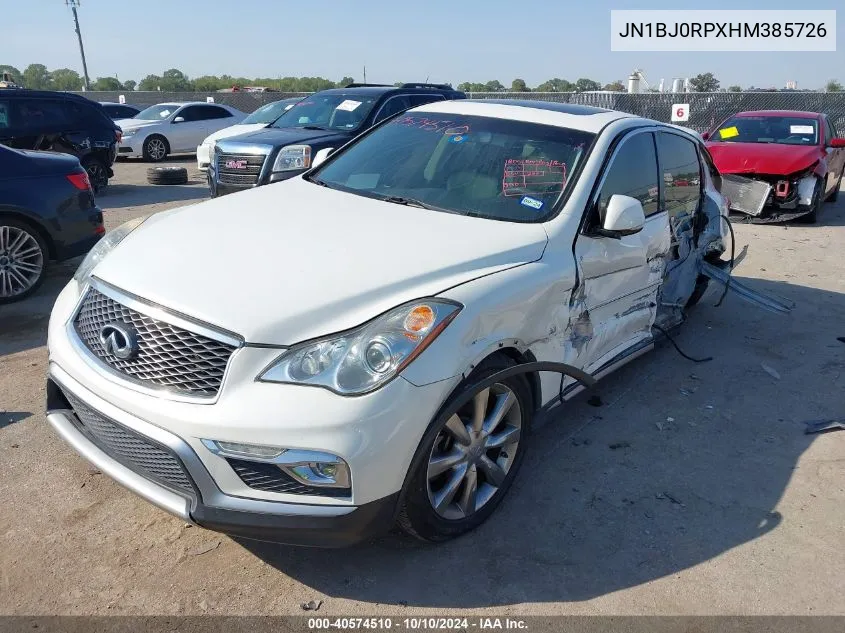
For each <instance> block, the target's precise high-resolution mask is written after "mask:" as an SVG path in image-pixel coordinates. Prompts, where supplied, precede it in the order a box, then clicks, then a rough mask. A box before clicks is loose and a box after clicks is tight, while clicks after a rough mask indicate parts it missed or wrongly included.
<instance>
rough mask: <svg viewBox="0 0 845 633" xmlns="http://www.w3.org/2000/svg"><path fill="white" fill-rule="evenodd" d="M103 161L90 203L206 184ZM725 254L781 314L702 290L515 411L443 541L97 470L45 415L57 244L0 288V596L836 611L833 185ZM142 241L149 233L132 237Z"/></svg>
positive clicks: (524, 608) (838, 250) (15, 603)
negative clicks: (478, 506) (627, 357)
mask: <svg viewBox="0 0 845 633" xmlns="http://www.w3.org/2000/svg"><path fill="white" fill-rule="evenodd" d="M170 162H171V164H176V165H181V164H184V165H185V166H187V167H188V169H189V175H190V183H189V184H188V185H184V186H171V187H167V186H165V187H154V186H150V185H147V184H146V179H145V170H146V167H147V165H144V164H142V163H137V162H121V163H118V164H117V166H116V177H115V178H114V180H113V183H114V184H112V185H111V186H110V187H109V190H108V191H107V192H106V193H105V194H104V195H102V196H101V197H100V198H99V203H100V204H101V206H102V208H103V209H104V211H105V215H106V224H107V226H108V228H113V227H115V226H116V225H118V224H119V223H121V222H123V221H124V220H126V219H128V218H130V217H133V216H135V215H140V214H142V213H148V212H149V211H158V210H163V209H167V208H171V207H174V206H178V205H182V204H190V203H192V202H196V201H199V200H202V199H204V198H205V196H206V188H205V184H204V177H203V176H202V174H200V173H199V172H197V171H196V167H195V163H192V161H189V160H172V161H170ZM737 237H738V240H737V241H738V245H739V246H740V247H741V246H742V245H744V244H749V245H750V252H749V256H748V258H747V259H746V260H745V262H744V263H743V264H742V265H741V266H740V268H739V270H738V271H737V277H739V278H742V279H743V280H744V281H746V282H747V283H748V284H749V285H751V286H752V287H754V288H756V289H759V290H764V291H768V292H773V293H776V294H779V295H782V296H785V297H788V298H791V299H793V300H795V301H796V302H797V304H798V305H797V308H796V309H795V310H794V311H793V312H792V313H791V314H790V315H787V316H778V315H774V314H769V313H766V312H763V311H761V310H759V309H757V308H755V307H753V306H750V305H748V304H746V303H743V302H742V301H741V300H740V299H738V298H737V297H735V296H729V297H728V299H727V300H726V301H725V303H724V304H723V305H722V307H720V308H715V307H713V305H714V304H715V303H716V301H717V299H718V294H717V293H716V292H715V291H714V290H712V289H711V291H710V292H709V293H708V294H707V295H706V296H705V298H704V299H703V301H702V304H701V305H700V306H699V308H698V309H696V310H695V311H694V313H693V314H692V316H691V318H690V321H689V322H688V323H687V324H686V325H685V326H684V328H682V329H681V330H680V331H679V333H678V342H679V344H680V345H681V346H682V348H683V349H684V350H685V351H686V352H687V353H689V354H692V355H699V356H701V355H712V356H713V357H714V360H713V361H712V362H710V363H706V364H693V363H691V362H689V361H687V360H684V359H683V358H681V357H680V356H679V355H678V354H677V353H676V352H675V351H674V350H673V349H672V348H671V347H670V346H668V345H661V346H660V348H659V349H658V350H656V351H655V352H654V353H652V354H649V355H647V356H645V357H643V358H641V359H639V360H638V361H636V362H634V363H633V364H631V365H629V366H627V367H626V368H624V369H623V370H621V371H620V372H618V373H617V374H615V375H613V376H611V377H609V378H607V379H606V380H604V381H603V382H602V383H601V384H600V386H599V387H598V389H597V393H599V394H600V396H601V399H602V401H603V405H602V406H600V407H593V406H589V405H588V404H587V398H586V396H581V397H579V398H576V399H575V400H574V401H572V402H570V403H567V405H566V406H565V408H563V409H561V410H560V412H559V413H558V415H557V416H556V418H555V419H554V420H553V421H551V422H549V423H548V424H546V425H544V426H543V427H541V428H539V429H537V430H536V432H535V434H534V436H533V438H532V439H531V441H530V443H529V453H528V454H527V455H526V460H525V463H524V465H523V469H522V471H521V473H520V476H519V478H518V479H517V481H516V483H515V485H514V487H513V489H512V491H511V493H510V495H509V498H508V499H506V500H505V503H504V504H503V505H502V506H501V508H500V509H499V510H498V511H497V513H496V514H495V515H494V516H493V518H492V519H491V520H490V521H489V522H488V523H487V524H486V525H485V526H483V527H482V528H481V529H479V530H478V531H476V532H475V533H473V534H471V535H469V536H466V537H464V538H461V539H459V540H457V541H454V542H451V543H449V544H446V545H442V546H435V547H431V546H425V545H422V544H419V543H417V542H414V541H412V540H409V539H407V538H405V537H403V536H400V535H391V536H388V537H385V538H383V539H380V540H378V541H377V542H374V543H369V544H366V545H362V546H359V547H356V548H352V549H348V550H340V551H337V550H334V551H323V550H309V549H297V548H289V547H283V546H274V545H267V544H259V543H251V542H248V541H236V540H233V539H230V538H228V537H225V536H221V535H218V534H215V533H212V532H208V531H205V530H203V529H200V528H197V527H189V526H187V525H185V524H184V523H183V522H181V521H178V520H177V519H175V518H172V517H170V516H169V515H167V514H165V513H164V512H162V511H160V510H158V509H156V508H154V507H153V506H151V505H150V504H148V503H146V502H144V501H142V500H141V499H139V498H137V497H135V496H134V495H133V494H131V493H129V492H127V491H126V490H124V489H123V488H121V487H120V486H119V485H118V484H116V483H114V482H112V481H111V480H110V479H108V478H107V477H105V476H103V475H101V474H98V473H97V472H96V471H95V470H93V469H91V468H90V467H89V466H88V464H87V463H86V462H85V461H84V460H83V459H82V458H80V457H78V456H77V455H76V454H75V453H74V452H73V451H72V450H71V449H70V448H69V447H68V446H67V445H65V444H64V443H63V442H62V441H60V440H59V439H58V437H57V436H56V435H55V434H54V433H53V432H52V430H51V429H50V428H49V426H48V425H47V424H46V422H45V419H44V413H43V409H44V403H43V400H44V378H45V368H46V362H47V351H46V348H45V337H46V333H45V330H46V325H47V320H48V316H49V310H50V307H51V305H52V302H53V300H54V299H55V296H56V294H57V293H58V291H59V289H60V288H61V287H62V286H63V285H64V284H65V283H67V281H68V279H69V278H70V276H71V275H72V274H73V271H74V269H75V267H76V265H77V264H78V261H73V262H69V263H66V264H63V265H57V266H55V267H54V268H53V269H52V272H51V274H50V277H49V279H48V280H47V282H46V283H45V284H44V286H43V287H42V288H41V289H40V291H39V292H38V293H37V295H36V296H34V297H32V298H30V299H29V300H27V301H24V302H21V303H18V304H14V305H10V306H4V307H2V308H0V455H2V459H0V499H2V500H3V502H2V510H0V613H2V614H201V613H215V614H303V613H304V612H303V611H302V610H301V607H300V604H301V603H303V602H307V601H309V600H322V601H323V604H322V606H321V608H320V612H319V613H320V615H324V614H327V615H330V614H355V615H384V614H396V615H399V614H403V615H405V614H407V615H411V614H415V613H432V614H434V613H438V614H449V615H455V614H459V613H464V614H469V613H482V612H489V613H495V614H497V615H503V614H525V615H528V614H537V615H556V614H603V615H608V614H797V615H811V614H837V615H843V614H845V592H843V591H842V588H843V587H845V548H843V546H842V545H843V543H845V457H843V455H845V432H842V431H840V432H831V433H827V434H823V435H817V436H811V435H810V436H808V435H804V433H803V429H804V426H803V424H802V423H803V422H804V421H806V420H811V419H818V418H834V417H842V416H845V398H843V393H845V345H843V343H842V342H839V341H838V340H837V337H842V336H845V279H844V278H845V275H843V265H842V253H843V252H845V200H842V199H840V202H839V203H838V204H837V205H833V204H828V205H826V207H825V209H824V212H823V214H822V215H821V218H820V223H819V224H818V225H815V226H803V225H799V224H795V225H789V226H750V225H741V226H738V227H737ZM151 256H152V254H151Z"/></svg>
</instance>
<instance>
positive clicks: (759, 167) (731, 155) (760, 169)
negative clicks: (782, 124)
mask: <svg viewBox="0 0 845 633" xmlns="http://www.w3.org/2000/svg"><path fill="white" fill-rule="evenodd" d="M707 149H708V150H710V155H711V156H713V161H714V162H715V163H716V167H717V168H718V169H719V171H720V172H722V173H723V174H772V175H776V176H788V175H790V174H794V173H796V172H799V171H803V170H805V169H807V168H808V167H810V165H812V164H813V163H815V162H816V161H817V160H819V158H820V155H819V148H818V147H816V146H815V145H810V146H806V145H781V144H777V143H707Z"/></svg>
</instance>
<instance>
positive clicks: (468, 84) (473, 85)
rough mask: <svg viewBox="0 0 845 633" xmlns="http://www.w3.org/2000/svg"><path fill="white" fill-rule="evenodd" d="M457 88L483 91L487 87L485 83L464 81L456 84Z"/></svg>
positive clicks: (465, 90) (466, 90) (464, 90)
mask: <svg viewBox="0 0 845 633" xmlns="http://www.w3.org/2000/svg"><path fill="white" fill-rule="evenodd" d="M458 90H461V91H462V92H485V91H486V90H487V87H486V85H485V84H482V83H478V82H476V81H465V82H463V83H462V84H458Z"/></svg>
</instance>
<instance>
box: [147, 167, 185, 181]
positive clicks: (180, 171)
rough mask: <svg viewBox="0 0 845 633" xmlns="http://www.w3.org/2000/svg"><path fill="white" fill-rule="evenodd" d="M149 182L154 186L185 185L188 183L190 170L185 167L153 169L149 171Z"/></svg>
mask: <svg viewBox="0 0 845 633" xmlns="http://www.w3.org/2000/svg"><path fill="white" fill-rule="evenodd" d="M147 182H149V183H150V184H152V185H184V184H187V182H188V170H187V169H185V168H184V167H151V168H149V169H148V170H147Z"/></svg>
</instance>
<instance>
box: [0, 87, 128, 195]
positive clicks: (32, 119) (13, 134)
mask: <svg viewBox="0 0 845 633" xmlns="http://www.w3.org/2000/svg"><path fill="white" fill-rule="evenodd" d="M119 139H120V128H119V127H118V126H117V125H115V123H114V122H113V121H112V120H111V119H110V118H109V116H108V115H107V114H106V112H105V110H103V106H101V105H100V104H99V103H96V102H94V101H91V100H90V99H86V98H85V97H81V96H79V95H74V94H70V93H68V92H46V91H38V90H24V89H3V90H0V144H2V145H8V146H9V147H14V148H15V149H36V150H52V151H54V152H63V153H65V154H72V155H74V156H76V157H77V158H78V159H79V161H80V162H81V163H82V166H83V167H84V168H85V171H87V172H88V177H89V178H90V180H91V185H92V186H93V187H94V190H95V191H99V190H100V189H102V188H103V187H105V186H106V185H107V184H108V181H109V178H111V177H112V176H113V175H114V172H113V171H112V165H113V164H114V159H115V156H116V154H117V149H116V148H117V142H118V140H119Z"/></svg>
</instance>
